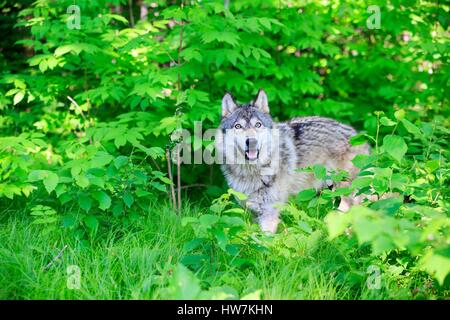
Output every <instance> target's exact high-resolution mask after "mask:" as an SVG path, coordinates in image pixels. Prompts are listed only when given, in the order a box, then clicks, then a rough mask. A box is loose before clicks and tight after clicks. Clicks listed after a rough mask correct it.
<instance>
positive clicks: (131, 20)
mask: <svg viewBox="0 0 450 320" xmlns="http://www.w3.org/2000/svg"><path fill="white" fill-rule="evenodd" d="M128 11H129V13H130V25H131V27H134V15H133V0H128Z"/></svg>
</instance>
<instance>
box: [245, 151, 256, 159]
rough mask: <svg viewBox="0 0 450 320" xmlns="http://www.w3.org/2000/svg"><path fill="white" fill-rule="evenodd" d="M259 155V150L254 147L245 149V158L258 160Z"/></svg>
mask: <svg viewBox="0 0 450 320" xmlns="http://www.w3.org/2000/svg"><path fill="white" fill-rule="evenodd" d="M258 157H259V150H257V149H253V150H246V151H245V159H247V160H256V159H258Z"/></svg>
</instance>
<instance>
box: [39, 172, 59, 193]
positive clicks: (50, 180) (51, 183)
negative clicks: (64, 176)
mask: <svg viewBox="0 0 450 320" xmlns="http://www.w3.org/2000/svg"><path fill="white" fill-rule="evenodd" d="M58 181H59V177H58V175H57V174H56V173H54V172H51V171H49V172H48V173H47V177H45V178H44V181H43V182H44V186H45V189H46V190H47V192H48V193H51V192H52V191H53V190H55V188H56V185H57V184H58Z"/></svg>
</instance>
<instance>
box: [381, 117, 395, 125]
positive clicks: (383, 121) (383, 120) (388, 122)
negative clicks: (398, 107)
mask: <svg viewBox="0 0 450 320" xmlns="http://www.w3.org/2000/svg"><path fill="white" fill-rule="evenodd" d="M380 123H381V124H382V125H383V126H385V127H392V126H395V125H396V124H397V122H395V121H392V120H391V119H389V118H387V117H381V119H380Z"/></svg>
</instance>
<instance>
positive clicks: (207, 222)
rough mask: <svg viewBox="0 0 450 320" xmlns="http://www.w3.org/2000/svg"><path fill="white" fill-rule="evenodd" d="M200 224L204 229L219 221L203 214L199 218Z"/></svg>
mask: <svg viewBox="0 0 450 320" xmlns="http://www.w3.org/2000/svg"><path fill="white" fill-rule="evenodd" d="M199 221H200V224H201V225H202V226H204V227H210V226H212V225H214V224H216V223H217V221H219V217H218V216H215V215H212V214H204V215H201V216H200V218H199Z"/></svg>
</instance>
